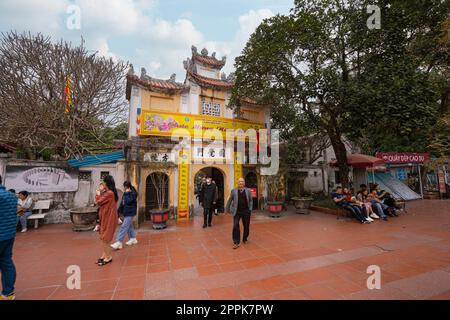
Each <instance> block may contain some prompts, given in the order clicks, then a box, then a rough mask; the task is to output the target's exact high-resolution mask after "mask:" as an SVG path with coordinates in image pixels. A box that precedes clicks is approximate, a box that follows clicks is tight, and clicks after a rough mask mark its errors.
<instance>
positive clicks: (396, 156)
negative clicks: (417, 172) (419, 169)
mask: <svg viewBox="0 0 450 320" xmlns="http://www.w3.org/2000/svg"><path fill="white" fill-rule="evenodd" d="M376 157H377V158H380V159H383V160H384V161H385V162H386V163H415V164H422V163H424V162H426V161H428V160H429V159H430V154H429V153H413V152H405V153H399V152H377V154H376Z"/></svg>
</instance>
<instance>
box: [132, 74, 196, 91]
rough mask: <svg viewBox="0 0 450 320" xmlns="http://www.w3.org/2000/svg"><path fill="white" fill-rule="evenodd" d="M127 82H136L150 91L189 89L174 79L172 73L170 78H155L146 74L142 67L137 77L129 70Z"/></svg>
mask: <svg viewBox="0 0 450 320" xmlns="http://www.w3.org/2000/svg"><path fill="white" fill-rule="evenodd" d="M127 83H128V84H136V85H139V86H142V87H144V88H146V89H148V90H151V91H159V92H164V93H169V94H174V93H181V92H186V91H188V90H189V87H188V86H186V85H184V84H182V83H179V82H176V81H175V75H172V77H171V79H170V80H162V79H155V78H151V77H149V76H147V75H146V72H145V69H144V68H142V72H141V77H138V76H136V75H134V74H133V73H131V72H130V73H128V75H127Z"/></svg>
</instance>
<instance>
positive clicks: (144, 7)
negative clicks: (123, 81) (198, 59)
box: [0, 0, 273, 81]
mask: <svg viewBox="0 0 450 320" xmlns="http://www.w3.org/2000/svg"><path fill="white" fill-rule="evenodd" d="M157 3H158V1H157V0H96V1H91V0H73V1H69V0H0V30H1V31H7V30H11V29H17V30H18V31H32V32H42V33H43V34H46V35H50V36H52V37H53V39H55V40H56V39H60V38H63V39H65V40H67V41H72V42H74V43H79V42H80V39H81V37H83V38H84V39H85V41H86V46H87V48H88V49H89V50H92V51H98V52H99V53H100V54H102V55H105V56H107V57H113V58H115V59H119V58H122V59H123V60H126V61H130V62H131V63H133V64H134V67H135V70H136V71H138V70H140V68H141V67H145V68H147V70H148V73H149V74H150V75H151V76H154V77H161V78H168V77H169V75H170V74H172V73H177V74H178V81H182V80H183V79H184V75H185V71H184V69H183V64H182V62H183V60H184V59H186V58H187V57H189V56H190V55H191V45H195V46H197V47H198V48H199V49H200V50H201V49H202V48H203V47H206V48H207V49H208V51H209V52H210V53H211V52H213V51H216V52H217V56H218V57H219V58H220V57H221V56H223V55H226V56H227V64H226V66H225V68H224V71H225V72H227V73H228V72H230V71H232V70H233V68H234V67H233V64H234V59H235V57H236V56H238V55H239V54H240V52H241V51H242V49H243V48H244V46H245V44H246V42H247V40H248V39H249V36H250V34H251V33H252V32H253V31H254V30H255V29H256V27H257V26H258V25H259V24H260V23H261V21H262V20H263V19H264V18H268V17H270V16H273V13H272V11H271V10H269V9H261V10H251V11H249V12H247V13H246V14H243V15H241V16H240V17H239V18H238V19H237V20H236V23H237V24H238V25H239V29H238V30H237V32H235V34H234V35H230V36H231V37H230V40H228V41H215V40H214V39H206V37H205V35H204V34H203V33H202V32H201V30H199V29H198V28H197V27H196V26H195V24H194V23H193V22H192V21H191V19H190V18H189V17H190V13H189V12H186V13H185V14H183V15H182V18H180V19H177V20H175V21H170V20H167V19H164V18H162V17H160V16H156V13H155V12H156V10H154V9H155V8H156V7H157ZM69 5H77V6H79V7H80V10H81V11H80V12H81V29H80V30H69V29H68V28H67V27H66V19H67V17H68V16H69V15H68V14H67V12H66V10H67V7H68V6H69ZM122 40H123V43H122ZM113 42H114V46H112V44H113ZM111 48H114V49H111ZM117 48H118V49H117ZM114 50H116V51H117V52H113V51H114Z"/></svg>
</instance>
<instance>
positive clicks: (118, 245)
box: [111, 241, 122, 250]
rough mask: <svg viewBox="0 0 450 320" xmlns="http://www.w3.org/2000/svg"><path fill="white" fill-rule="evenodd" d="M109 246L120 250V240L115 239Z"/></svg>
mask: <svg viewBox="0 0 450 320" xmlns="http://www.w3.org/2000/svg"><path fill="white" fill-rule="evenodd" d="M111 248H113V249H114V250H120V249H122V242H120V241H117V242H115V243H113V244H112V245H111Z"/></svg>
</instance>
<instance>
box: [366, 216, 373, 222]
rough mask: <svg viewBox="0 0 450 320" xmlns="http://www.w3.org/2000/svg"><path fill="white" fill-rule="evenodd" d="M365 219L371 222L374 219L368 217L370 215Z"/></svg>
mask: <svg viewBox="0 0 450 320" xmlns="http://www.w3.org/2000/svg"><path fill="white" fill-rule="evenodd" d="M366 220H367V221H369V222H373V221H374V220H373V219H372V218H370V217H368V218H366Z"/></svg>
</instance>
